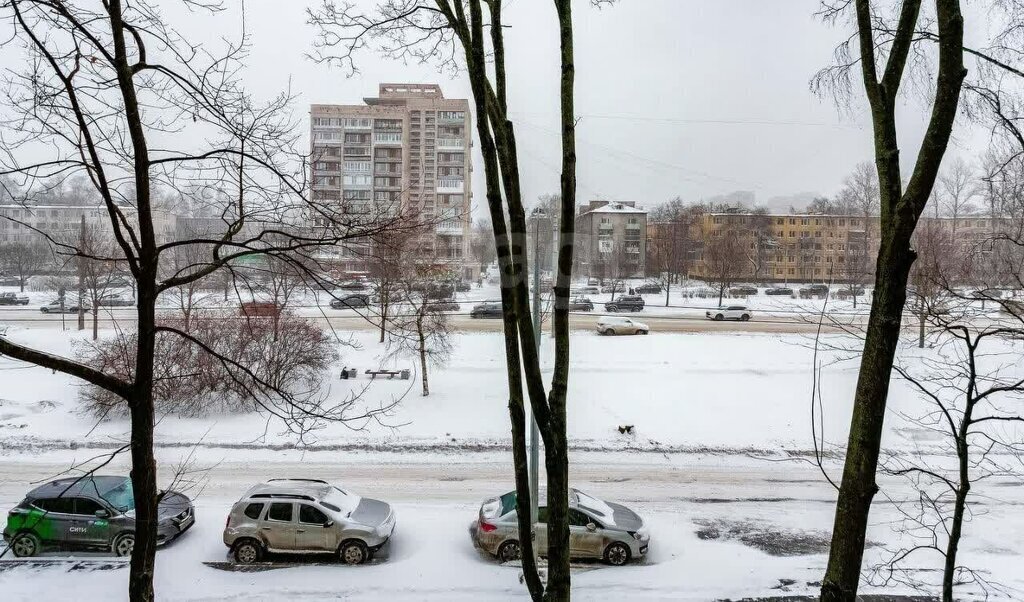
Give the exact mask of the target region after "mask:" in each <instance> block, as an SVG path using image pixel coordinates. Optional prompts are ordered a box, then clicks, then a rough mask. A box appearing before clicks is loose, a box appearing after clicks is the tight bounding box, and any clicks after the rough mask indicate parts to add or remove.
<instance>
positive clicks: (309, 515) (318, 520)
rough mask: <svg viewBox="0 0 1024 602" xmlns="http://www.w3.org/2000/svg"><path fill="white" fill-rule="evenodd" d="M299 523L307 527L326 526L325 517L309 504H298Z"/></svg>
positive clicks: (326, 520)
mask: <svg viewBox="0 0 1024 602" xmlns="http://www.w3.org/2000/svg"><path fill="white" fill-rule="evenodd" d="M299 522H300V523H306V524H307V525H326V524H327V522H328V519H327V515H326V514H324V513H323V512H320V511H319V510H317V509H316V508H314V507H313V506H310V505H309V504H299Z"/></svg>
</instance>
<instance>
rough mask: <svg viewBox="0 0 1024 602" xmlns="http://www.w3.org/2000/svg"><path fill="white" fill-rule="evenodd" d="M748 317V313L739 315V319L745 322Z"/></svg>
mask: <svg viewBox="0 0 1024 602" xmlns="http://www.w3.org/2000/svg"><path fill="white" fill-rule="evenodd" d="M749 319H750V315H749V314H743V315H742V316H740V320H742V321H743V322H746V321H747V320H749Z"/></svg>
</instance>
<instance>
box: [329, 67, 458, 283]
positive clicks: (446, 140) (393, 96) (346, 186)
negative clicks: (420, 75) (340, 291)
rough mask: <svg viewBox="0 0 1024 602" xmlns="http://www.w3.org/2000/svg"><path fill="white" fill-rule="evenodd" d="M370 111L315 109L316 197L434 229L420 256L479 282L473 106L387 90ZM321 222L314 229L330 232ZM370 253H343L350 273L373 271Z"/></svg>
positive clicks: (417, 88) (345, 210)
mask: <svg viewBox="0 0 1024 602" xmlns="http://www.w3.org/2000/svg"><path fill="white" fill-rule="evenodd" d="M363 102H364V103H365V104H362V105H312V106H311V107H310V130H311V132H310V134H311V136H310V140H311V141H312V160H311V163H312V174H311V182H312V193H313V197H314V198H315V199H317V200H318V201H320V202H323V203H325V204H329V205H331V204H334V203H336V204H337V207H338V211H339V212H340V213H341V214H343V215H345V216H351V217H353V218H359V217H360V216H365V218H366V219H368V220H371V219H374V218H375V217H377V216H381V217H385V216H394V215H398V214H399V212H401V213H402V214H403V215H412V216H415V217H416V218H417V219H418V220H420V221H422V222H424V223H425V224H429V225H428V226H426V231H425V232H423V233H422V234H421V235H418V236H417V237H416V243H417V252H418V253H419V254H420V255H421V256H429V257H433V258H435V259H436V260H438V261H441V262H445V263H450V264H451V265H452V267H453V268H455V269H456V270H457V271H458V272H459V273H460V274H462V276H463V277H465V278H473V277H475V274H474V273H472V272H473V271H474V270H473V266H472V265H471V264H472V262H471V261H468V259H469V258H468V255H469V253H468V244H469V235H470V226H471V222H470V209H471V203H472V193H471V190H472V186H471V180H470V174H471V173H472V163H471V162H472V157H471V152H470V149H471V147H472V136H471V131H472V130H471V121H470V119H471V115H470V111H469V101H468V100H465V99H450V98H445V97H444V94H442V92H441V88H440V87H439V86H438V85H436V84H380V86H379V93H378V95H377V97H374V98H364V99H363ZM321 219H322V218H317V219H314V225H323V224H321V223H318V220H321ZM365 257H366V248H365V247H360V245H358V244H354V245H350V246H349V247H348V248H346V249H343V250H342V265H343V266H344V268H345V269H349V270H361V269H365V263H366V262H365Z"/></svg>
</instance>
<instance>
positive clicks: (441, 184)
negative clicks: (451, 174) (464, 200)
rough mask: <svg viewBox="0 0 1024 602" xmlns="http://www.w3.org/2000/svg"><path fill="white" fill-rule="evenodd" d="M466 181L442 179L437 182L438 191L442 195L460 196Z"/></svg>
mask: <svg viewBox="0 0 1024 602" xmlns="http://www.w3.org/2000/svg"><path fill="white" fill-rule="evenodd" d="M464 186H465V180H457V179H451V178H440V179H438V180H437V189H436V191H437V192H439V193H442V194H458V193H460V192H462V191H463V187H464Z"/></svg>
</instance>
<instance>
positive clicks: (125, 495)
mask: <svg viewBox="0 0 1024 602" xmlns="http://www.w3.org/2000/svg"><path fill="white" fill-rule="evenodd" d="M100 497H101V498H103V499H104V500H106V502H107V503H108V504H110V505H111V506H113V507H114V508H116V509H117V510H118V511H119V512H128V511H129V510H134V509H135V494H134V492H133V490H132V482H131V480H130V479H125V480H124V481H122V482H121V484H120V485H117V486H116V487H114V488H112V489H108V490H107V491H101V492H100Z"/></svg>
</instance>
